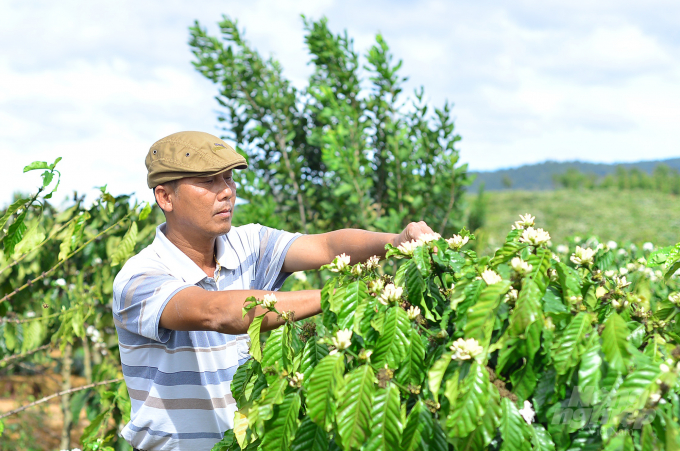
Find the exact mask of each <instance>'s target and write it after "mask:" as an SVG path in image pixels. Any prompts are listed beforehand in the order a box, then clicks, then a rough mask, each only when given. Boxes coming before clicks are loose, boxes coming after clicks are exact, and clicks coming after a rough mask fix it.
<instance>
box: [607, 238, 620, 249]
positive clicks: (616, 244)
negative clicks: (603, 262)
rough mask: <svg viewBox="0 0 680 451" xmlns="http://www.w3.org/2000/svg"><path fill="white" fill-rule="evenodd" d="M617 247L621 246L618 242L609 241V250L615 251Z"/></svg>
mask: <svg viewBox="0 0 680 451" xmlns="http://www.w3.org/2000/svg"><path fill="white" fill-rule="evenodd" d="M617 247H619V245H618V243H617V242H616V241H613V240H612V241H607V248H609V249H612V250H614V249H616V248H617Z"/></svg>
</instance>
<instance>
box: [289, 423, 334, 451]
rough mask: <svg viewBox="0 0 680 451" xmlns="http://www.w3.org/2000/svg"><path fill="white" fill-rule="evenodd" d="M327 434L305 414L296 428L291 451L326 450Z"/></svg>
mask: <svg viewBox="0 0 680 451" xmlns="http://www.w3.org/2000/svg"><path fill="white" fill-rule="evenodd" d="M327 450H328V434H326V432H325V431H324V430H323V429H322V428H321V427H319V426H317V425H316V424H314V422H313V421H312V419H311V418H310V417H308V416H305V417H304V419H303V420H302V424H300V427H299V428H298V431H297V434H296V435H295V440H293V443H292V444H291V451H327Z"/></svg>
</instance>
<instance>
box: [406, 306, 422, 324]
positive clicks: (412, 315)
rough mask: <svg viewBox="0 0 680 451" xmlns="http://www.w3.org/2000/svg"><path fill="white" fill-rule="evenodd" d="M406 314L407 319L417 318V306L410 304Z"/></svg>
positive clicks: (418, 309) (418, 311)
mask: <svg viewBox="0 0 680 451" xmlns="http://www.w3.org/2000/svg"><path fill="white" fill-rule="evenodd" d="M406 314H407V315H408V319H410V320H411V321H413V320H415V319H416V318H418V315H420V308H418V307H417V306H415V305H412V306H411V307H410V308H409V309H408V310H407V311H406Z"/></svg>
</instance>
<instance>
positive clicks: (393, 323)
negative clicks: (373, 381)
mask: <svg viewBox="0 0 680 451" xmlns="http://www.w3.org/2000/svg"><path fill="white" fill-rule="evenodd" d="M410 327H411V326H410V321H409V319H408V316H407V315H406V312H405V311H404V309H402V308H401V307H399V306H396V307H392V308H390V309H389V310H387V312H386V313H385V320H384V322H383V328H382V329H383V330H382V332H381V334H380V338H379V339H378V342H377V343H376V345H375V349H373V355H372V356H371V362H372V363H373V366H374V367H376V368H378V367H382V366H383V365H384V364H385V363H387V366H388V367H390V368H393V369H396V368H398V367H399V363H400V362H401V361H402V360H403V359H404V357H406V348H407V347H408V346H409V340H408V335H407V334H408V333H409V329H410Z"/></svg>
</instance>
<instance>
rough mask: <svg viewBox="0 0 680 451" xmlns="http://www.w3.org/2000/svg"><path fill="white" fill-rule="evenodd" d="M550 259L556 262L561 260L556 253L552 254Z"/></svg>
mask: <svg viewBox="0 0 680 451" xmlns="http://www.w3.org/2000/svg"><path fill="white" fill-rule="evenodd" d="M552 259H553V260H555V261H556V262H557V263H559V262H561V261H562V260H560V257H559V256H558V255H557V254H552Z"/></svg>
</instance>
